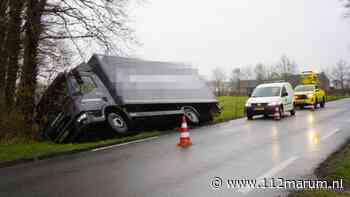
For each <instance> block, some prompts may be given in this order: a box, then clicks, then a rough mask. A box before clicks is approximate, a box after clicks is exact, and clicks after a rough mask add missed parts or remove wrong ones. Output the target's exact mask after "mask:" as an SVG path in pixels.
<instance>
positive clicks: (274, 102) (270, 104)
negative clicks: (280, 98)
mask: <svg viewBox="0 0 350 197" xmlns="http://www.w3.org/2000/svg"><path fill="white" fill-rule="evenodd" d="M280 104H281V103H280V102H277V101H273V102H270V103H269V104H268V105H269V106H276V105H280Z"/></svg>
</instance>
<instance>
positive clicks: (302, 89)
mask: <svg viewBox="0 0 350 197" xmlns="http://www.w3.org/2000/svg"><path fill="white" fill-rule="evenodd" d="M314 89H315V86H310V85H308V86H297V87H295V91H296V92H308V91H314Z"/></svg>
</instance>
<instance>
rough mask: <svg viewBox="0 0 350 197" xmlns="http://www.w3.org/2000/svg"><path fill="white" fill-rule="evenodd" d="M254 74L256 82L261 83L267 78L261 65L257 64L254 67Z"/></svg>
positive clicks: (264, 68) (263, 66)
mask: <svg viewBox="0 0 350 197" xmlns="http://www.w3.org/2000/svg"><path fill="white" fill-rule="evenodd" d="M254 72H255V78H256V80H257V81H263V80H265V79H266V78H267V77H266V76H267V71H266V67H265V65H263V64H262V63H258V64H257V65H256V66H255V68H254Z"/></svg>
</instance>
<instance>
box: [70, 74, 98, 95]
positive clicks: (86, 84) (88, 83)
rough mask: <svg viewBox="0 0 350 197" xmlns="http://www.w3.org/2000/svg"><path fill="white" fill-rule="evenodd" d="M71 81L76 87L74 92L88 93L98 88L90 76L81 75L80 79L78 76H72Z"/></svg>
mask: <svg viewBox="0 0 350 197" xmlns="http://www.w3.org/2000/svg"><path fill="white" fill-rule="evenodd" d="M71 81H72V85H73V87H74V92H78V93H82V94H86V93H89V92H91V91H93V90H94V89H95V88H96V84H95V82H94V80H93V79H92V78H91V77H90V76H85V75H84V76H80V80H78V79H77V78H76V77H72V80H71Z"/></svg>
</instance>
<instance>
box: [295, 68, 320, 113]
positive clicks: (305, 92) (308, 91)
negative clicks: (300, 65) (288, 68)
mask: <svg viewBox="0 0 350 197" xmlns="http://www.w3.org/2000/svg"><path fill="white" fill-rule="evenodd" d="M301 82H302V84H300V85H297V86H296V87H295V89H294V106H296V107H300V108H304V106H312V107H313V109H316V108H317V106H318V104H320V107H321V108H324V107H325V105H326V92H325V91H324V90H322V89H321V88H320V87H319V80H318V75H317V73H316V72H313V71H305V72H303V73H302V76H301Z"/></svg>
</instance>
